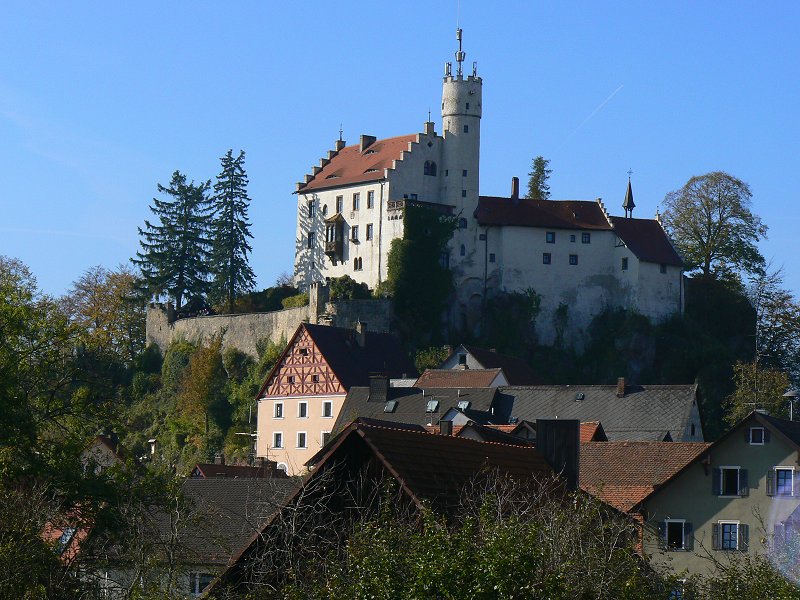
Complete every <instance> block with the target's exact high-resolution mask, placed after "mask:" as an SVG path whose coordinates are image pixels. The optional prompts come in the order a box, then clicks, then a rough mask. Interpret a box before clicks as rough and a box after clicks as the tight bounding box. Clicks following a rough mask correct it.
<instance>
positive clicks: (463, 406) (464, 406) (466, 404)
mask: <svg viewBox="0 0 800 600" xmlns="http://www.w3.org/2000/svg"><path fill="white" fill-rule="evenodd" d="M469 405H470V401H469V400H459V401H458V409H459V410H467V409H468V408H469Z"/></svg>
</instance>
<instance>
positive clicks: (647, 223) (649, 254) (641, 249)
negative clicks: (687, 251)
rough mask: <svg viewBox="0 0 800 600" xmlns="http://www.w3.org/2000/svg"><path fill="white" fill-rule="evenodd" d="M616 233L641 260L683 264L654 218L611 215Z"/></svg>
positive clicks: (679, 265) (676, 264)
mask: <svg viewBox="0 0 800 600" xmlns="http://www.w3.org/2000/svg"><path fill="white" fill-rule="evenodd" d="M611 223H612V224H613V225H614V233H616V234H617V236H618V237H619V239H621V240H622V241H623V242H624V243H625V245H626V246H627V247H628V249H629V250H630V251H631V252H633V253H634V254H635V255H636V258H638V259H639V260H641V261H644V262H651V263H660V264H665V265H673V266H676V267H682V266H683V260H682V259H681V257H680V255H679V254H678V253H677V251H676V250H675V248H674V247H673V246H672V243H671V242H670V241H669V238H668V237H667V234H666V232H665V231H664V229H663V228H662V227H661V224H660V223H659V222H658V221H656V220H653V219H634V218H628V219H625V218H622V217H611Z"/></svg>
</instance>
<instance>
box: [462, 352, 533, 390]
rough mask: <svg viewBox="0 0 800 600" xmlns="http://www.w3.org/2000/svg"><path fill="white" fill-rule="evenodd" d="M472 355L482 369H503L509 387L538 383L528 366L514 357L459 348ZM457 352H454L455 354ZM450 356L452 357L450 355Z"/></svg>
mask: <svg viewBox="0 0 800 600" xmlns="http://www.w3.org/2000/svg"><path fill="white" fill-rule="evenodd" d="M461 348H464V350H466V351H467V352H469V353H470V354H471V355H472V358H474V359H475V360H476V361H478V363H479V364H480V365H481V366H482V367H483V368H484V369H503V375H505V376H506V379H507V380H508V384H509V385H536V384H537V383H540V381H539V378H538V377H537V376H536V373H535V372H534V371H533V369H531V368H530V367H529V366H528V364H527V363H526V362H525V361H524V360H522V359H520V358H517V357H515V356H509V355H508V354H501V353H500V352H496V351H494V350H487V349H486V348H478V347H477V346H466V345H464V346H461ZM457 351H458V350H456V352H457ZM451 356H452V355H451Z"/></svg>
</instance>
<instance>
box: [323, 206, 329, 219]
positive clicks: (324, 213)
mask: <svg viewBox="0 0 800 600" xmlns="http://www.w3.org/2000/svg"><path fill="white" fill-rule="evenodd" d="M327 214H328V205H327V204H323V205H322V216H323V217H324V216H325V215H327Z"/></svg>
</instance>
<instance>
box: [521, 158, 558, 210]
mask: <svg viewBox="0 0 800 600" xmlns="http://www.w3.org/2000/svg"><path fill="white" fill-rule="evenodd" d="M549 164H550V161H549V160H547V159H546V158H544V157H543V156H537V157H536V158H534V159H533V163H532V164H531V172H530V173H528V175H529V176H530V179H528V195H527V196H525V197H526V198H531V199H533V200H549V199H550V186H549V185H548V183H547V180H548V179H549V178H550V173H552V172H553V169H548V168H547V167H548V165H549Z"/></svg>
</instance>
